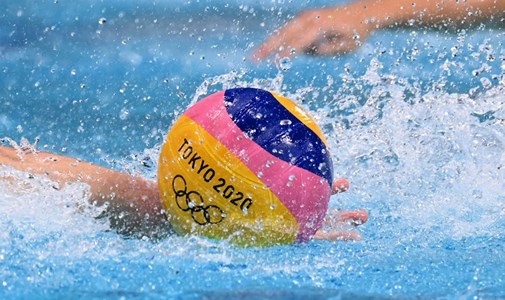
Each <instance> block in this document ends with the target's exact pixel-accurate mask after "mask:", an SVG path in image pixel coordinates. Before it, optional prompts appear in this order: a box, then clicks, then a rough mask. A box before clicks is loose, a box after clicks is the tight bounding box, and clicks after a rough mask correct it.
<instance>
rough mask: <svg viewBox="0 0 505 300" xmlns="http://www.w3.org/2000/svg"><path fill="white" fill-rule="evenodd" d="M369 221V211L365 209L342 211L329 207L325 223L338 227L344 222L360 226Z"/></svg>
mask: <svg viewBox="0 0 505 300" xmlns="http://www.w3.org/2000/svg"><path fill="white" fill-rule="evenodd" d="M367 221H368V212H367V211H366V210H364V209H357V210H349V211H341V210H337V209H334V208H330V209H328V213H327V214H326V218H325V221H324V222H325V225H326V226H329V227H330V228H336V227H339V226H342V225H344V224H349V225H352V226H359V225H362V224H365V223H366V222H367Z"/></svg>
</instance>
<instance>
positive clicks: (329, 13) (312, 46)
mask: <svg viewBox="0 0 505 300" xmlns="http://www.w3.org/2000/svg"><path fill="white" fill-rule="evenodd" d="M364 12H368V11H366V10H365V11H364V10H363V7H362V6H361V5H356V4H354V5H353V4H351V5H347V6H338V7H328V8H323V9H313V10H307V11H305V12H303V13H301V14H300V15H298V16H297V17H295V18H294V19H292V20H291V21H289V22H288V23H286V25H284V27H282V28H281V29H279V30H277V31H276V32H275V33H274V34H273V35H272V36H270V37H269V38H268V39H267V40H266V42H265V43H263V44H262V45H260V47H258V49H257V50H256V51H255V53H254V55H253V57H254V58H255V59H257V60H264V59H266V58H267V57H269V56H271V55H274V54H278V55H279V57H281V58H282V57H290V56H293V55H299V54H312V55H338V54H345V53H349V52H352V51H354V50H355V49H357V48H358V47H359V46H361V44H362V43H363V41H364V40H365V39H366V38H367V37H368V36H369V35H370V33H371V32H372V29H373V27H374V24H373V23H372V22H368V21H367V18H368V17H367V15H369V12H368V13H364Z"/></svg>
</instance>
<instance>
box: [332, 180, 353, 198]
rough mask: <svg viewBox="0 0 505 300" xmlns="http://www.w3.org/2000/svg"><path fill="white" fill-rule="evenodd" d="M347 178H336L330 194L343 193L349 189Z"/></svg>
mask: <svg viewBox="0 0 505 300" xmlns="http://www.w3.org/2000/svg"><path fill="white" fill-rule="evenodd" d="M349 186H350V184H349V180H347V179H345V178H337V179H335V180H334V181H333V189H332V194H338V193H343V192H345V191H347V190H348V189H349Z"/></svg>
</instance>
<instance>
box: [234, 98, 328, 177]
mask: <svg viewBox="0 0 505 300" xmlns="http://www.w3.org/2000/svg"><path fill="white" fill-rule="evenodd" d="M224 101H225V106H226V110H227V111H228V114H229V115H230V117H231V119H232V120H233V121H234V122H235V124H237V126H238V127H239V128H240V129H241V130H242V131H243V132H244V133H245V134H246V135H247V136H248V137H250V138H251V139H252V140H253V141H254V142H255V143H256V144H258V145H260V146H261V147H262V148H263V149H265V150H266V151H268V152H269V153H270V154H272V155H274V156H275V157H277V158H279V159H282V160H284V161H286V162H288V163H290V164H292V165H294V166H297V167H300V168H302V169H305V170H307V171H309V172H312V173H314V174H317V175H319V176H321V177H323V178H325V179H326V180H327V181H328V183H329V184H330V186H331V185H332V181H333V166H332V161H331V157H330V155H329V152H328V149H327V148H326V145H325V144H324V143H323V141H321V139H320V138H319V137H318V136H317V135H316V134H315V133H314V132H313V131H312V130H311V129H310V128H309V127H307V126H306V125H305V124H304V123H303V122H301V121H300V120H299V119H298V118H297V117H296V116H294V115H293V114H292V113H291V112H289V111H288V110H287V109H286V108H285V107H284V106H283V105H282V104H281V103H279V101H277V99H276V98H275V97H274V96H273V95H272V94H271V93H270V92H268V91H265V90H261V89H253V88H235V89H229V90H226V92H225V95H224Z"/></svg>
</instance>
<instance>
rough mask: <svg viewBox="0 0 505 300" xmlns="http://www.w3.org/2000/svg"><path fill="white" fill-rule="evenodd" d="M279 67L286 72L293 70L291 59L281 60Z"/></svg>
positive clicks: (284, 58)
mask: <svg viewBox="0 0 505 300" xmlns="http://www.w3.org/2000/svg"><path fill="white" fill-rule="evenodd" d="M279 67H280V68H281V70H284V71H287V70H289V69H291V59H289V57H283V58H281V59H280V60H279Z"/></svg>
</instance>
